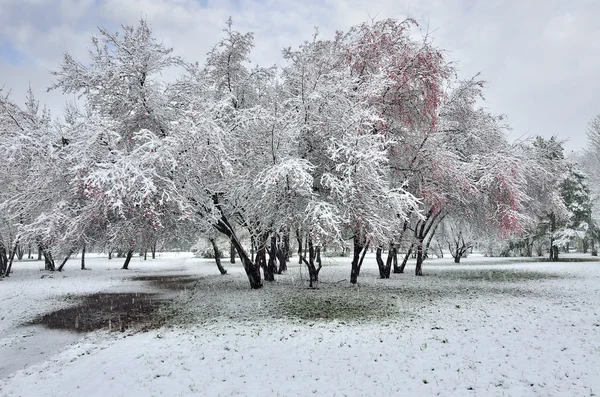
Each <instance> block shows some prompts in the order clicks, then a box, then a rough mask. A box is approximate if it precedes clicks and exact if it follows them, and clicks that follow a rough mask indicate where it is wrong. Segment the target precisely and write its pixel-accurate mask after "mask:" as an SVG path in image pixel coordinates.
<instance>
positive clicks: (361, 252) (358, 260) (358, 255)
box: [350, 236, 369, 284]
mask: <svg viewBox="0 0 600 397" xmlns="http://www.w3.org/2000/svg"><path fill="white" fill-rule="evenodd" d="M353 240H354V244H353V245H354V255H353V256H352V268H351V270H350V283H351V284H356V283H357V281H358V276H359V275H360V268H361V266H362V264H363V261H364V259H365V255H366V254H367V250H368V249H369V243H368V242H367V243H366V244H363V243H361V241H360V239H359V237H358V236H354V239H353Z"/></svg>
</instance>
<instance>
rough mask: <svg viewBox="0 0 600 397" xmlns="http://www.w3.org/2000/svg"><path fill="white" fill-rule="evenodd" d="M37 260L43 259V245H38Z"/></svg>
mask: <svg viewBox="0 0 600 397" xmlns="http://www.w3.org/2000/svg"><path fill="white" fill-rule="evenodd" d="M37 260H38V261H41V260H42V248H41V247H38V258H37Z"/></svg>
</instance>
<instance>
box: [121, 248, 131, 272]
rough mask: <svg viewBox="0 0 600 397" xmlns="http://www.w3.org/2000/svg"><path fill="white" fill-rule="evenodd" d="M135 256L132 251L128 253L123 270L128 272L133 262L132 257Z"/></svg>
mask: <svg viewBox="0 0 600 397" xmlns="http://www.w3.org/2000/svg"><path fill="white" fill-rule="evenodd" d="M132 256H133V250H132V249H130V250H129V251H127V256H126V257H125V263H123V267H122V268H121V269H124V270H128V269H129V262H130V261H131V257H132Z"/></svg>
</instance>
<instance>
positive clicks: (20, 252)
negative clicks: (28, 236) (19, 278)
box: [17, 244, 25, 261]
mask: <svg viewBox="0 0 600 397" xmlns="http://www.w3.org/2000/svg"><path fill="white" fill-rule="evenodd" d="M23 255H25V251H24V250H23V247H22V246H21V244H19V245H18V246H17V259H18V260H20V261H22V260H23Z"/></svg>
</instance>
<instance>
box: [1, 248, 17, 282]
mask: <svg viewBox="0 0 600 397" xmlns="http://www.w3.org/2000/svg"><path fill="white" fill-rule="evenodd" d="M17 244H19V242H18V241H17ZM17 244H15V249H13V250H12V252H11V253H10V259H9V260H8V267H7V268H6V272H5V273H4V277H8V276H10V272H11V271H12V264H13V260H14V259H15V253H16V251H17Z"/></svg>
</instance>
